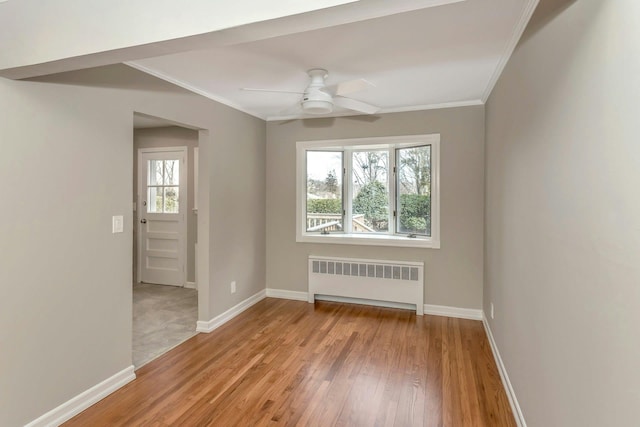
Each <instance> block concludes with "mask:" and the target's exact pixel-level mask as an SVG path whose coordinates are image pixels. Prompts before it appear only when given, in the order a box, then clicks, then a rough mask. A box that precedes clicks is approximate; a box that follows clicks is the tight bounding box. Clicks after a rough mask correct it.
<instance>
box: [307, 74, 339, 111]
mask: <svg viewBox="0 0 640 427" xmlns="http://www.w3.org/2000/svg"><path fill="white" fill-rule="evenodd" d="M308 73H309V77H311V83H310V84H309V86H308V87H307V89H306V90H305V92H304V96H303V97H302V109H303V110H304V112H305V113H309V114H327V113H330V112H332V111H333V97H332V96H331V94H329V93H327V92H325V91H323V90H322V89H323V88H324V87H325V83H324V79H326V78H327V76H328V75H329V73H328V72H327V70H324V69H322V68H313V69H311V70H309V71H308Z"/></svg>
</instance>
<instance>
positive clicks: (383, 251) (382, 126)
mask: <svg viewBox="0 0 640 427" xmlns="http://www.w3.org/2000/svg"><path fill="white" fill-rule="evenodd" d="M428 133H440V134H441V142H440V147H441V148H440V150H441V156H440V157H441V160H440V165H441V167H440V170H441V172H440V176H441V184H440V185H441V187H440V188H441V210H440V216H441V249H415V248H396V247H374V246H353V245H330V244H310V243H296V230H295V223H296V217H295V215H296V145H295V143H296V141H305V140H321V139H339V138H358V137H368V136H392V135H415V134H428ZM483 163H484V107H482V106H478V107H464V108H451V109H443V110H431V111H419V112H409V113H395V114H383V115H380V116H378V117H366V116H359V117H342V118H335V119H309V120H294V121H285V122H270V123H268V124H267V286H268V287H269V288H276V289H286V290H292V291H303V292H306V291H307V257H308V256H309V255H310V254H313V255H331V256H343V257H353V258H374V259H391V260H410V261H424V263H425V300H424V301H425V303H427V304H438V305H447V306H454V307H465V308H476V309H479V308H480V307H481V306H482V275H483V271H482V269H483V266H482V259H483V221H484V219H483V214H484V188H483V183H484V164H483Z"/></svg>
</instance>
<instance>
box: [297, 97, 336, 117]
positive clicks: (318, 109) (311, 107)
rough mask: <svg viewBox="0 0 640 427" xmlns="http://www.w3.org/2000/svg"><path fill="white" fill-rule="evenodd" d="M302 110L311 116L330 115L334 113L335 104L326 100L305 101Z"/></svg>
mask: <svg viewBox="0 0 640 427" xmlns="http://www.w3.org/2000/svg"><path fill="white" fill-rule="evenodd" d="M302 109H303V110H304V112H305V113H309V114H329V113H330V112H332V111H333V103H332V102H331V101H324V100H311V99H309V100H303V101H302Z"/></svg>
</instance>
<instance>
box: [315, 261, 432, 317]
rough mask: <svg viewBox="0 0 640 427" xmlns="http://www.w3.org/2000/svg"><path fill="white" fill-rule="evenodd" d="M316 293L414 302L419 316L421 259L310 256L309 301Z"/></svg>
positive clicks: (422, 264) (422, 267)
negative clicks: (419, 260)
mask: <svg viewBox="0 0 640 427" xmlns="http://www.w3.org/2000/svg"><path fill="white" fill-rule="evenodd" d="M316 295H328V296H339V297H347V298H362V299H368V300H376V301H389V302H400V303H405V304H415V306H416V314H418V315H420V316H421V315H422V314H423V307H424V306H423V304H424V263H422V262H409V261H380V260H374V259H352V258H333V257H321V256H310V257H309V302H310V303H313V302H314V301H315V296H316Z"/></svg>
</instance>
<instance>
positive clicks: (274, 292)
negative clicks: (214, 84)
mask: <svg viewBox="0 0 640 427" xmlns="http://www.w3.org/2000/svg"><path fill="white" fill-rule="evenodd" d="M308 295H309V293H308V292H298V291H288V290H286V289H273V288H267V297H269V298H280V299H291V300H295V301H306V300H307V297H308Z"/></svg>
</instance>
